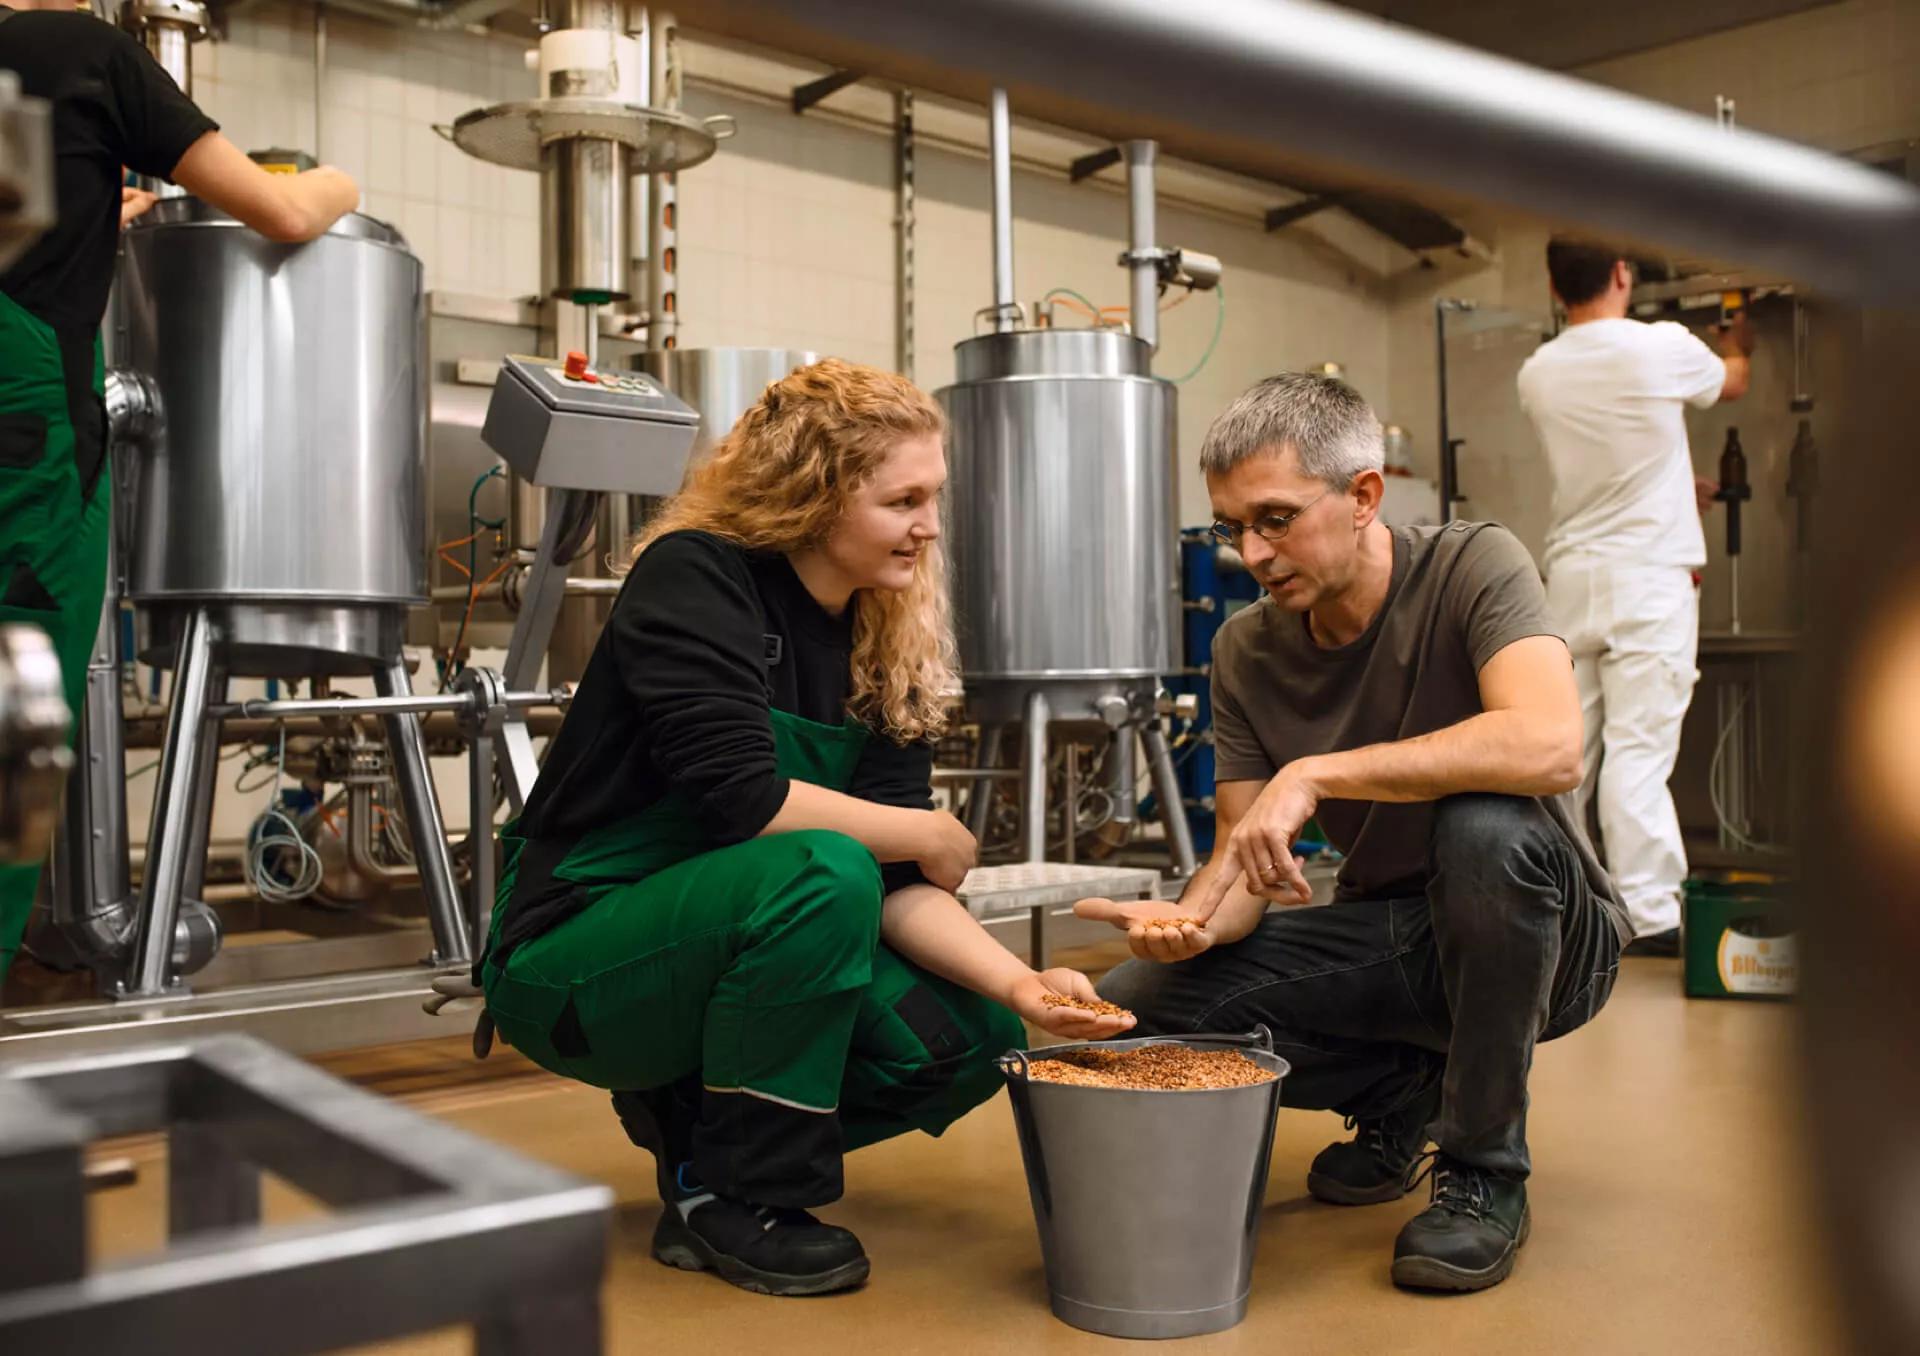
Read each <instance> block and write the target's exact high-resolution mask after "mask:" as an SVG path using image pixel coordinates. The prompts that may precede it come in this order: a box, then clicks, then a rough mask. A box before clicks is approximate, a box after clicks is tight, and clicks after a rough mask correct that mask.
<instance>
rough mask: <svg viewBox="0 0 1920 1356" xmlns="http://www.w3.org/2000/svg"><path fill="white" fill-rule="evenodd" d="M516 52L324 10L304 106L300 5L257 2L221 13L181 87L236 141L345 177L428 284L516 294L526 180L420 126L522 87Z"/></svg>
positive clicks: (527, 281) (310, 46)
mask: <svg viewBox="0 0 1920 1356" xmlns="http://www.w3.org/2000/svg"><path fill="white" fill-rule="evenodd" d="M525 52H526V48H525V46H524V45H523V44H521V43H518V42H511V41H505V40H500V39H487V38H484V37H477V36H475V35H472V34H469V33H464V32H461V33H444V34H441V33H426V32H421V31H419V30H415V29H408V28H403V27H400V26H397V25H394V24H383V23H377V22H374V21H371V20H366V19H357V18H353V17H351V16H345V15H340V14H337V13H333V12H329V13H328V15H327V19H326V67H325V77H324V81H323V83H322V87H321V91H320V94H321V97H320V100H319V103H318V109H317V110H316V106H315V99H314V64H315V63H314V53H315V31H314V12H313V7H312V6H311V5H304V4H283V3H263V4H257V5H253V6H251V7H249V8H247V9H245V10H242V11H240V12H239V13H236V14H234V15H232V16H231V18H230V20H229V30H228V38H227V40H226V41H224V42H203V43H200V44H198V45H197V46H196V47H195V48H194V98H195V100H196V101H197V102H198V103H199V104H200V105H201V107H203V108H205V109H206V110H207V112H208V113H209V114H210V115H211V116H213V117H214V118H216V119H218V120H219V121H220V123H221V126H222V128H223V130H225V131H226V133H227V135H228V136H230V137H232V138H233V140H234V141H236V142H238V143H239V144H240V145H241V146H242V147H243V148H245V149H248V150H253V149H257V148H261V147H265V146H271V145H279V146H293V147H296V148H298V149H302V150H306V151H308V152H311V153H316V154H317V155H318V156H319V158H320V159H322V160H324V161H326V162H328V163H330V164H334V165H338V166H339V167H340V168H341V169H344V170H346V171H347V172H348V173H349V174H351V175H353V176H354V178H355V179H357V180H358V181H359V183H360V186H361V190H362V193H363V195H364V197H363V200H362V203H363V206H364V208H365V210H366V211H368V212H370V213H371V214H372V215H374V216H377V217H380V218H381V219H383V220H386V221H391V222H393V223H394V224H395V225H397V226H398V227H399V228H400V229H401V231H402V232H403V233H404V234H405V235H406V237H407V239H408V241H409V242H410V243H411V244H412V245H413V247H414V249H415V250H416V251H417V252H418V253H419V255H420V257H421V259H422V260H423V261H424V262H425V263H426V267H427V285H428V287H430V288H438V289H443V290H448V291H460V292H485V293H489V294H498V295H522V294H526V293H531V292H533V291H535V290H536V289H537V288H538V287H539V283H540V277H539V272H540V255H539V241H540V237H539V223H538V214H539V207H540V189H539V181H538V179H537V178H536V176H534V175H532V174H530V173H525V172H522V171H518V170H509V169H501V168H498V167H496V166H493V165H487V164H484V163H482V162H480V161H478V160H475V159H473V158H472V157H471V156H468V155H466V154H464V153H463V152H461V151H459V150H457V149H455V148H454V147H453V146H452V145H451V144H450V143H448V142H446V141H445V140H443V139H442V138H441V137H440V136H438V135H437V134H436V133H435V132H434V130H433V127H434V124H436V123H441V124H445V123H451V122H452V121H453V120H454V119H455V118H456V117H458V116H459V115H460V114H462V113H465V112H467V111H468V110H470V109H473V108H479V107H482V106H485V105H487V104H493V103H499V102H502V101H504V100H508V99H524V98H530V97H531V96H532V95H533V93H534V85H535V80H534V76H533V74H532V73H531V72H530V71H529V70H528V69H527V67H526V60H525ZM316 111H317V113H318V118H319V139H318V143H317V146H316V141H315V135H314V124H315V117H316Z"/></svg>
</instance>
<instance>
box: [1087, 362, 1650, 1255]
mask: <svg viewBox="0 0 1920 1356" xmlns="http://www.w3.org/2000/svg"><path fill="white" fill-rule="evenodd" d="M1200 465H1201V469H1202V470H1203V471H1204V472H1205V474H1206V477H1207V489H1208V492H1209V494H1210V495H1211V497H1212V501H1213V512H1214V517H1215V522H1214V526H1213V530H1214V534H1215V535H1216V536H1217V537H1219V538H1220V540H1221V541H1223V542H1225V543H1226V544H1228V545H1230V546H1233V547H1235V548H1236V549H1237V550H1238V551H1239V552H1240V555H1241V557H1242V559H1243V560H1244V561H1245V562H1246V566H1247V569H1248V570H1250V571H1251V572H1252V574H1253V576H1254V578H1256V579H1257V580H1259V582H1260V583H1261V585H1262V586H1263V587H1264V588H1265V589H1266V595H1267V596H1266V597H1265V598H1263V599H1261V600H1260V602H1258V603H1256V604H1254V605H1253V606H1251V607H1248V608H1246V609H1244V610H1243V611H1241V612H1240V613H1238V614H1236V615H1235V616H1234V617H1233V618H1232V619H1231V620H1229V621H1228V622H1227V623H1226V625H1225V626H1223V627H1222V628H1221V629H1220V633H1219V636H1218V638H1217V639H1216V641H1215V643H1214V651H1213V678H1212V683H1213V715H1214V738H1215V743H1216V752H1217V755H1218V774H1217V785H1216V787H1215V803H1216V811H1215V813H1216V816H1217V823H1218V837H1217V839H1216V844H1217V846H1216V849H1215V852H1214V854H1213V858H1212V860H1211V861H1209V862H1208V863H1207V865H1206V866H1205V867H1204V868H1203V869H1202V870H1201V871H1200V872H1198V873H1197V874H1196V875H1195V876H1194V878H1193V880H1192V881H1191V882H1190V883H1189V885H1188V887H1187V889H1186V892H1185V893H1184V894H1183V895H1182V896H1181V898H1180V900H1179V902H1178V903H1177V904H1175V903H1167V902H1160V901H1147V902H1144V903H1117V902H1115V901H1112V900H1104V899H1094V900H1085V901H1082V903H1081V904H1080V905H1079V906H1078V912H1079V913H1080V914H1081V915H1082V916H1083V917H1089V918H1096V919H1100V920H1103V921H1106V922H1110V923H1112V924H1114V925H1115V926H1116V927H1119V928H1123V929H1125V930H1126V932H1127V935H1128V939H1129V941H1130V943H1131V945H1132V949H1133V952H1134V955H1135V956H1136V957H1137V959H1135V960H1133V961H1130V962H1128V963H1127V964H1125V965H1123V966H1121V967H1120V968H1119V969H1117V970H1115V971H1114V972H1113V973H1112V974H1111V975H1109V976H1108V977H1107V979H1106V981H1105V982H1103V983H1102V984H1101V985H1100V992H1101V993H1102V995H1103V996H1104V997H1106V998H1108V999H1110V1000H1111V1001H1113V1002H1116V1003H1120V1004H1122V1005H1124V1006H1126V1007H1128V1008H1131V1009H1132V1010H1133V1011H1134V1013H1135V1014H1137V1016H1138V1017H1139V1027H1138V1030H1139V1032H1141V1033H1143V1034H1146V1033H1163V1034H1187V1033H1191V1032H1198V1031H1245V1030H1247V1029H1248V1028H1250V1027H1251V1026H1253V1024H1254V1023H1256V1022H1260V1023H1265V1024H1266V1025H1267V1026H1268V1027H1269V1028H1271V1029H1272V1030H1273V1032H1274V1036H1275V1041H1276V1047H1277V1048H1278V1050H1279V1051H1280V1052H1281V1053H1282V1054H1283V1055H1284V1056H1285V1057H1286V1059H1287V1060H1288V1061H1289V1062H1290V1063H1291V1064H1292V1066H1293V1071H1292V1073H1291V1074H1290V1075H1289V1076H1288V1077H1287V1078H1286V1080H1285V1082H1284V1083H1283V1084H1282V1086H1281V1098H1282V1100H1283V1101H1284V1102H1285V1103H1286V1104H1287V1105H1289V1106H1297V1107H1311V1108H1331V1109H1333V1110H1335V1111H1340V1112H1344V1113H1345V1114H1346V1115H1347V1117H1348V1123H1349V1125H1350V1126H1357V1134H1356V1135H1355V1137H1354V1138H1353V1139H1352V1140H1351V1141H1347V1142H1342V1143H1338V1144H1334V1145H1332V1146H1330V1147H1328V1148H1327V1149H1326V1150H1325V1151H1324V1152H1322V1153H1321V1154H1320V1156H1319V1157H1318V1158H1316V1159H1315V1160H1314V1162H1313V1166H1312V1169H1311V1170H1310V1171H1309V1173H1308V1175H1307V1187H1308V1190H1309V1191H1311V1192H1312V1193H1313V1195H1314V1196H1316V1197H1318V1198H1319V1199H1320V1200H1323V1201H1327V1202H1330V1203H1332V1204H1337V1205H1369V1204H1374V1203H1377V1202H1384V1201H1391V1200H1397V1199H1399V1198H1400V1197H1402V1196H1404V1195H1405V1194H1406V1193H1407V1192H1409V1191H1411V1190H1412V1189H1413V1187H1414V1185H1416V1183H1417V1181H1418V1177H1417V1176H1416V1173H1417V1168H1416V1165H1417V1164H1418V1163H1420V1162H1421V1161H1422V1160H1423V1159H1427V1158H1429V1157H1430V1163H1429V1173H1430V1176H1431V1179H1432V1190H1431V1201H1430V1204H1429V1206H1428V1208H1427V1209H1426V1210H1425V1211H1423V1212H1422V1213H1420V1214H1419V1215H1417V1216H1415V1217H1414V1218H1413V1219H1412V1220H1410V1221H1409V1222H1408V1223H1407V1224H1406V1225H1405V1226H1404V1227H1403V1228H1402V1229H1401V1230H1400V1234H1399V1237H1398V1239H1397V1240H1396V1242H1395V1244H1394V1255H1393V1270H1392V1274H1393V1279H1394V1281H1395V1282H1396V1283H1398V1284H1400V1285H1404V1286H1409V1287H1414V1288H1422V1289H1443V1290H1479V1289H1483V1288H1485V1287H1487V1286H1490V1285H1494V1284H1496V1283H1498V1282H1499V1281H1501V1280H1503V1279H1505V1277H1506V1276H1507V1274H1508V1273H1509V1272H1510V1271H1511V1270H1512V1268H1513V1263H1514V1257H1515V1254H1516V1253H1517V1252H1518V1251H1519V1248H1520V1245H1521V1244H1523V1243H1524V1242H1525V1241H1526V1238H1527V1233H1528V1229H1529V1225H1530V1215H1529V1212H1528V1208H1527V1196H1526V1186H1525V1179H1526V1177H1527V1174H1528V1172H1529V1171H1530V1168H1531V1164H1530V1160H1529V1157H1528V1153H1527V1144H1526V1113H1527V1073H1528V1070H1529V1068H1530V1067H1531V1065H1532V1061H1533V1048H1534V1044H1535V1042H1536V1041H1541V1040H1551V1039H1553V1038H1554V1037H1556V1036H1561V1035H1565V1034H1566V1033H1567V1032H1569V1031H1572V1030H1573V1029H1574V1028H1576V1027H1578V1026H1580V1025H1581V1024H1583V1023H1584V1022H1586V1021H1587V1020H1588V1019H1590V1018H1591V1017H1592V1016H1593V1015H1594V1013H1595V1012H1597V1011H1599V1009H1600V1007H1601V1005H1602V1004H1603V1003H1605V1002H1606V999H1607V996H1608V994H1609V993H1611V992H1612V988H1613V979H1614V974H1615V971H1616V968H1617V966H1618V964H1619V956H1620V948H1621V945H1622V944H1623V942H1624V941H1625V940H1626V938H1627V936H1628V935H1629V934H1628V929H1627V923H1626V915H1625V912H1624V910H1623V909H1622V908H1621V906H1620V903H1619V900H1618V899H1617V898H1616V897H1615V894H1614V890H1613V886H1612V884H1611V883H1610V882H1609V880H1608V879H1607V876H1606V873H1605V872H1604V871H1603V870H1602V869H1601V867H1600V865H1599V863H1598V862H1597V861H1596V860H1595V858H1594V854H1593V849H1592V847H1591V846H1590V845H1589V844H1588V842H1587V840H1586V837H1585V835H1584V834H1583V833H1582V831H1581V829H1580V827H1579V825H1578V822H1577V820H1576V819H1575V817H1574V814H1573V812H1572V806H1571V802H1570V798H1569V797H1568V795H1567V793H1568V792H1570V791H1572V790H1574V789H1575V788H1576V787H1578V786H1579V784H1580V759H1581V738H1582V727H1581V718H1580V702H1579V696H1578V693H1577V691H1576V689H1575V685H1574V680H1573V666H1572V662H1571V660H1570V659H1569V657H1568V653H1567V647H1566V644H1565V643H1564V642H1563V641H1562V640H1561V639H1560V638H1559V637H1558V636H1557V635H1555V634H1554V632H1553V627H1552V625H1551V623H1550V622H1549V620H1548V617H1547V610H1546V598H1545V595H1544V591H1543V589H1542V587H1541V583H1540V577H1539V574H1538V573H1537V572H1536V571H1535V569H1534V565H1533V561H1532V559H1531V558H1530V557H1529V556H1528V554H1527V552H1526V550H1525V548H1524V547H1522V546H1521V545H1520V543H1519V542H1518V541H1517V540H1516V539H1515V538H1514V537H1513V536H1512V534H1511V533H1509V532H1507V531H1506V529H1504V528H1502V527H1498V526H1495V525H1493V524H1491V523H1465V522H1456V523H1452V524H1450V525H1447V526H1445V527H1432V526H1428V527H1402V528H1391V529H1390V528H1389V527H1387V525H1386V524H1384V523H1382V522H1381V521H1380V518H1379V510H1380V498H1381V494H1382V490H1383V484H1382V480H1381V474H1380V469H1381V430H1380V422H1379V420H1378V419H1376V418H1375V417H1374V414H1373V411H1372V410H1371V409H1369V408H1368V407H1367V404H1366V402H1365V401H1364V400H1362V399H1361V398H1360V396H1359V395H1358V394H1356V393H1355V392H1354V391H1353V389H1352V388H1350V387H1348V386H1347V385H1346V384H1345V383H1343V382H1340V381H1336V380H1333V379H1331V378H1328V377H1324V376H1317V375H1313V374H1287V375H1284V376H1278V377H1271V378H1269V379H1267V380H1266V381H1263V382H1261V383H1259V384H1258V385H1257V386H1255V387H1254V388H1253V389H1252V390H1250V391H1248V392H1247V393H1246V394H1245V395H1243V396H1241V397H1240V398H1239V399H1238V400H1236V401H1235V402H1234V403H1233V405H1232V406H1230V407H1229V408H1228V409H1227V411H1226V412H1225V413H1224V414H1222V415H1221V416H1220V417H1219V418H1218V419H1216V420H1215V421H1214V424H1213V427H1212V428H1211V429H1210V430H1209V431H1208V433H1207V437H1206V441H1205V443H1204V444H1203V445H1202V447H1201V450H1200ZM1309 819H1317V820H1318V823H1319V825H1320V827H1321V829H1322V830H1323V831H1324V833H1325V836H1326V837H1327V838H1328V839H1330V840H1331V841H1332V843H1333V844H1334V846H1335V847H1337V848H1338V849H1339V850H1340V851H1341V852H1342V853H1343V854H1345V858H1346V860H1345V862H1344V864H1343V865H1342V867H1341V869H1340V876H1339V881H1338V885H1337V888H1336V890H1335V893H1334V898H1333V902H1332V904H1331V905H1330V906H1328V907H1324V908H1306V907H1302V906H1304V905H1306V904H1307V903H1308V902H1309V901H1310V899H1311V895H1312V891H1311V889H1310V888H1309V886H1308V884H1307V882H1306V880H1305V878H1304V877H1303V875H1302V874H1301V865H1302V863H1301V862H1300V860H1299V859H1297V858H1296V857H1295V856H1294V852H1293V844H1294V842H1295V840H1296V839H1297V838H1298V837H1299V836H1300V832H1301V829H1302V828H1303V827H1304V826H1305V825H1306V823H1307V821H1308V820H1309ZM1271 906H1279V907H1277V908H1273V907H1271ZM1172 919H1179V920H1182V921H1180V922H1179V923H1178V925H1177V926H1174V927H1161V926H1151V925H1150V924H1153V923H1156V922H1165V921H1168V920H1172ZM1429 1138H1431V1139H1432V1140H1433V1142H1434V1143H1435V1144H1436V1145H1437V1148H1436V1150H1435V1151H1434V1152H1433V1154H1432V1155H1431V1156H1429V1155H1426V1154H1424V1153H1423V1152H1422V1151H1423V1150H1424V1149H1425V1148H1426V1145H1427V1143H1428V1140H1429Z"/></svg>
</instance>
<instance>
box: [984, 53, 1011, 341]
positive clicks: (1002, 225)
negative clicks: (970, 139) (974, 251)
mask: <svg viewBox="0 0 1920 1356" xmlns="http://www.w3.org/2000/svg"><path fill="white" fill-rule="evenodd" d="M987 107H988V118H987V147H988V149H987V158H988V160H989V161H990V162H991V163H992V167H993V328H994V330H995V332H997V333H1004V332H1005V331H1007V330H1010V329H1012V328H1013V325H1014V322H1013V121H1012V118H1011V116H1010V115H1009V113H1008V111H1007V92H1006V91H1005V90H1003V89H995V90H994V91H993V92H992V93H991V94H990V95H989V102H988V106H987Z"/></svg>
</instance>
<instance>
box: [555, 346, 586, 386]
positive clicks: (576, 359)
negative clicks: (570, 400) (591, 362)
mask: <svg viewBox="0 0 1920 1356" xmlns="http://www.w3.org/2000/svg"><path fill="white" fill-rule="evenodd" d="M561 370H562V371H563V372H564V373H565V374H566V376H567V378H568V379H569V380H570V381H587V380H590V378H589V376H588V374H587V355H586V354H584V353H582V352H580V350H578V349H574V350H573V351H572V352H570V353H568V354H567V362H566V366H565V367H563V368H562V369H561Z"/></svg>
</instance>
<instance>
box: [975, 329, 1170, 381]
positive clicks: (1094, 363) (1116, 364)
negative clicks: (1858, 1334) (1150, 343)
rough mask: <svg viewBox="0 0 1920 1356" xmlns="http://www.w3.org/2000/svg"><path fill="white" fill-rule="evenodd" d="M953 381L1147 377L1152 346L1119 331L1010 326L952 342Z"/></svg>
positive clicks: (1150, 363)
mask: <svg viewBox="0 0 1920 1356" xmlns="http://www.w3.org/2000/svg"><path fill="white" fill-rule="evenodd" d="M953 361H954V379H955V380H956V381H991V380H993V379H994V378H996V377H1038V376H1047V377H1150V376H1152V375H1153V350H1152V349H1150V348H1148V347H1147V344H1146V341H1145V340H1142V339H1136V338H1135V337H1134V336H1133V335H1131V334H1127V333H1125V332H1124V331H1121V330H1060V329H1044V330H1013V331H1011V332H1009V333H1006V334H982V335H977V336H975V337H974V338H972V339H963V340H961V341H960V342H959V343H958V344H956V345H954V349H953Z"/></svg>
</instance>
